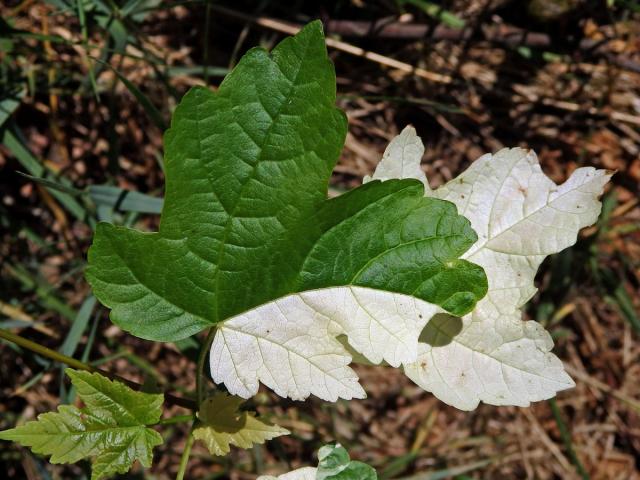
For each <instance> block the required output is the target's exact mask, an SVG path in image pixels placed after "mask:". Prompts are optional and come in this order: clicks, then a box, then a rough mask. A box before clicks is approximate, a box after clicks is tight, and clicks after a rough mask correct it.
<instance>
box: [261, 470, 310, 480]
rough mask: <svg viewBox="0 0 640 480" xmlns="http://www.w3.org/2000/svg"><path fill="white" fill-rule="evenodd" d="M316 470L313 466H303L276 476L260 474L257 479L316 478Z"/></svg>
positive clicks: (300, 479)
mask: <svg viewBox="0 0 640 480" xmlns="http://www.w3.org/2000/svg"><path fill="white" fill-rule="evenodd" d="M316 470H317V469H316V468H313V467H304V468H299V469H297V470H294V471H292V472H289V473H284V474H282V475H278V476H277V477H273V476H271V475H262V476H260V477H258V480H316Z"/></svg>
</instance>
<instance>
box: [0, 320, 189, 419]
mask: <svg viewBox="0 0 640 480" xmlns="http://www.w3.org/2000/svg"><path fill="white" fill-rule="evenodd" d="M0 339H4V340H7V341H9V342H11V343H15V344H16V345H19V346H20V347H23V348H26V349H27V350H31V351H32V352H34V353H37V354H38V355H41V356H43V357H45V358H48V359H50V360H53V361H54V362H59V363H64V364H65V365H69V366H70V367H72V368H75V369H78V370H84V371H86V372H92V373H99V374H100V375H104V376H105V377H108V378H110V379H112V380H117V381H119V382H122V383H125V384H127V385H129V386H130V387H133V388H136V389H140V388H141V387H142V385H140V384H139V383H136V382H132V381H131V380H127V379H126V378H122V377H120V376H118V375H115V374H113V373H109V372H105V371H104V370H100V369H99V368H95V367H93V366H91V365H89V364H88V363H84V362H81V361H80V360H76V359H75V358H72V357H69V356H67V355H63V354H62V353H60V352H56V351H55V350H51V349H50V348H47V347H45V346H44V345H40V344H39V343H36V342H34V341H31V340H28V339H26V338H24V337H21V336H20V335H16V334H15V333H11V332H9V331H8V330H4V329H2V328H0ZM164 396H165V399H166V400H167V402H169V403H172V404H174V405H179V406H181V407H184V408H188V409H190V410H196V408H197V406H196V404H195V403H194V402H193V401H192V400H189V399H187V398H182V397H176V396H175V395H171V394H169V393H165V394H164Z"/></svg>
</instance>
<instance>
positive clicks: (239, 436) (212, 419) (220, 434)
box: [193, 393, 289, 455]
mask: <svg viewBox="0 0 640 480" xmlns="http://www.w3.org/2000/svg"><path fill="white" fill-rule="evenodd" d="M243 402H244V400H243V399H242V398H238V397H232V396H230V395H227V394H226V393H219V394H217V395H215V396H213V397H211V398H207V399H206V400H205V401H204V402H202V405H201V406H200V411H199V412H198V418H199V420H200V422H201V425H200V426H198V427H196V428H195V429H194V430H193V436H194V437H195V438H196V439H197V440H201V441H202V442H203V443H204V444H205V445H206V446H207V449H208V450H209V452H211V454H212V455H226V454H227V453H229V451H230V445H235V446H237V447H240V448H251V447H252V446H253V445H254V444H256V443H264V442H265V441H266V440H271V439H272V438H275V437H279V436H281V435H288V434H289V431H288V430H286V429H284V428H281V427H279V426H277V425H269V424H268V423H266V422H263V421H262V420H260V419H258V418H256V417H255V416H254V413H253V412H246V411H245V412H241V411H239V410H238V409H239V407H240V405H241V404H242V403H243Z"/></svg>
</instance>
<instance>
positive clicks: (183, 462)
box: [176, 422, 195, 480]
mask: <svg viewBox="0 0 640 480" xmlns="http://www.w3.org/2000/svg"><path fill="white" fill-rule="evenodd" d="M194 425H195V422H193V425H192V426H191V430H189V436H188V437H187V443H186V444H185V446H184V450H183V451H182V457H180V467H179V468H178V474H177V475H176V480H183V479H184V474H185V473H186V471H187V464H188V463H189V456H190V455H191V447H193V442H194V440H195V438H193V426H194Z"/></svg>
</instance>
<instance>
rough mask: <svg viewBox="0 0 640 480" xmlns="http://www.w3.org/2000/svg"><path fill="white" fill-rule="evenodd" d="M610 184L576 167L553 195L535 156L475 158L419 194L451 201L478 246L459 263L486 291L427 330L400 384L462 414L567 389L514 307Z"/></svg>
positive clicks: (595, 210) (541, 334)
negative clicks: (461, 313) (469, 265)
mask: <svg viewBox="0 0 640 480" xmlns="http://www.w3.org/2000/svg"><path fill="white" fill-rule="evenodd" d="M395 161H396V162H403V161H404V160H401V159H398V158H396V160H395ZM414 162H415V159H414ZM402 166H403V168H404V169H407V166H406V165H404V163H403V165H402ZM414 166H415V164H414ZM391 169H392V166H389V165H387V166H385V168H384V171H385V172H387V171H390V170H391ZM610 176H611V174H610V173H608V172H606V171H604V170H595V169H594V168H591V167H587V168H580V169H577V170H576V171H575V172H573V175H571V177H570V178H569V180H567V181H566V182H565V183H564V184H562V185H560V186H558V185H556V184H555V183H554V182H553V181H551V180H550V179H549V178H548V177H547V176H546V175H545V174H544V173H543V172H542V169H541V168H540V165H539V163H538V159H537V157H536V155H535V153H534V152H532V151H527V150H523V149H520V148H514V149H503V150H501V151H499V152H498V153H496V154H495V155H491V154H487V155H483V156H482V157H480V158H479V159H478V160H476V161H475V162H474V163H473V164H472V165H471V167H469V169H468V170H467V171H465V172H464V173H462V174H461V175H460V176H459V177H457V178H456V179H454V180H452V181H450V182H449V183H447V184H446V185H444V186H442V187H440V188H438V189H437V190H435V191H434V192H427V195H432V196H434V197H437V198H441V199H444V200H449V201H451V202H453V203H454V204H455V205H456V206H457V207H458V213H460V214H462V215H464V216H465V217H467V218H468V219H469V220H470V221H471V225H472V227H473V229H474V230H475V231H476V232H477V233H478V237H479V238H478V241H477V242H476V244H475V245H474V246H472V247H471V248H470V249H469V251H468V252H467V253H466V254H465V255H464V256H463V257H462V258H464V259H466V260H469V261H471V262H474V263H476V264H478V265H480V266H482V267H483V268H484V269H485V272H486V274H487V279H488V281H489V291H488V293H487V296H486V297H485V298H484V299H482V300H481V301H480V302H478V304H477V306H476V308H475V309H474V311H473V312H472V313H470V314H468V315H466V316H465V317H463V318H462V319H461V320H457V322H458V324H459V325H458V326H459V328H457V329H455V328H452V326H451V325H452V322H455V320H451V319H449V321H432V322H430V323H429V325H428V326H427V328H426V331H427V333H429V332H431V344H427V343H424V344H421V346H420V350H421V352H420V355H419V358H418V360H417V361H416V362H415V363H413V364H410V365H405V372H406V373H407V375H408V376H409V378H411V379H412V380H413V381H414V382H416V383H417V384H418V385H420V386H421V387H422V388H424V389H425V390H429V391H431V392H433V393H434V395H436V396H437V397H438V398H440V399H441V400H442V401H444V402H446V403H448V404H450V405H453V406H456V407H458V408H460V409H463V410H471V409H473V408H475V407H476V406H477V405H478V403H479V402H480V401H483V402H485V403H489V404H492V405H518V406H526V405H529V403H530V402H533V401H538V400H542V399H546V398H550V397H552V396H554V395H555V393H556V392H558V391H560V390H564V389H566V388H571V387H572V386H574V382H573V380H571V378H570V377H569V376H568V375H567V374H566V373H565V372H564V369H563V367H562V363H561V361H560V360H559V359H558V358H557V357H556V356H555V355H553V354H552V353H550V350H551V348H552V347H553V342H552V340H551V337H550V336H549V334H548V333H547V332H546V331H545V330H544V329H543V328H542V327H541V326H540V325H539V324H537V323H536V322H531V321H530V322H523V321H522V320H521V318H522V312H521V311H520V308H521V307H522V306H523V305H524V304H525V303H526V302H527V301H528V300H529V299H530V298H531V296H532V295H533V294H534V293H535V292H536V288H535V286H534V277H535V274H536V272H537V270H538V267H539V266H540V263H541V262H542V261H543V260H544V258H545V257H546V256H547V255H549V254H552V253H555V252H559V251H560V250H562V249H564V248H566V247H569V246H571V245H573V244H574V243H575V242H576V238H577V234H578V231H579V230H580V229H581V228H583V227H586V226H588V225H591V224H593V223H595V221H596V220H597V218H598V215H599V214H600V209H601V203H600V201H599V200H598V197H599V196H600V195H601V194H602V191H603V188H604V185H605V184H606V183H607V182H608V181H609V178H610ZM374 177H375V174H374ZM427 336H429V335H427Z"/></svg>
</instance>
